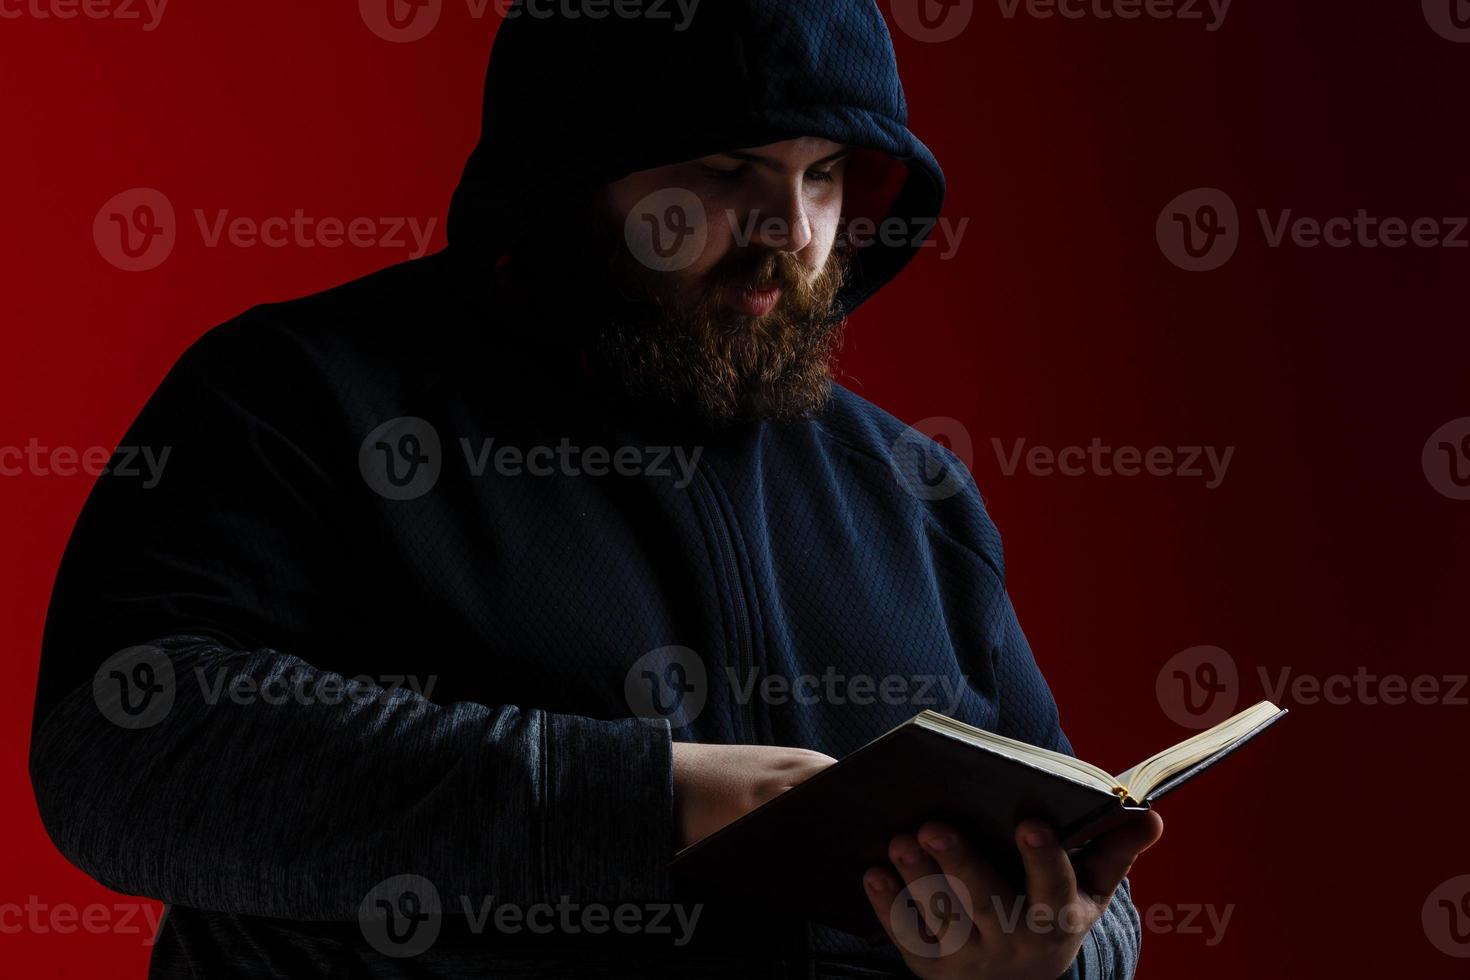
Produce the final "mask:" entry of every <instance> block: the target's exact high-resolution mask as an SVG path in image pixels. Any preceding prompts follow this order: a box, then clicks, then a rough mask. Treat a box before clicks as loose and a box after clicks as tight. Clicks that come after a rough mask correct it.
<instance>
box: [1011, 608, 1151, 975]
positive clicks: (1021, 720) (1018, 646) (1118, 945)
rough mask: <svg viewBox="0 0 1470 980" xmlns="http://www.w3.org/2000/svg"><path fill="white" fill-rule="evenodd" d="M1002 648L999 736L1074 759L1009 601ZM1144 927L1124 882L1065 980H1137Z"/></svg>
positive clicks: (1069, 743)
mask: <svg viewBox="0 0 1470 980" xmlns="http://www.w3.org/2000/svg"><path fill="white" fill-rule="evenodd" d="M1000 616H1001V623H1000V633H999V635H1000V643H999V645H998V647H997V648H996V649H995V650H994V652H993V654H992V660H993V664H994V670H995V684H996V689H997V691H998V692H999V695H1000V723H999V725H998V727H997V733H998V734H1000V735H1005V736H1006V737H1008V738H1014V739H1019V740H1020V741H1023V742H1029V743H1030V744H1032V745H1039V746H1041V747H1043V748H1048V749H1052V750H1054V751H1057V752H1065V753H1066V754H1067V755H1071V756H1075V755H1076V753H1075V752H1074V751H1073V750H1072V743H1071V742H1069V741H1068V740H1067V736H1066V735H1065V734H1063V732H1062V728H1061V724H1060V722H1059V720H1058V717H1057V706H1056V701H1055V700H1054V699H1053V697H1052V694H1051V688H1050V687H1049V686H1048V685H1047V683H1046V679H1045V678H1044V677H1043V676H1042V674H1041V669H1040V668H1039V667H1038V666H1037V664H1036V659H1035V657H1033V656H1032V653H1031V647H1030V645H1029V644H1028V643H1027V642H1026V636H1025V634H1024V633H1022V631H1021V624H1020V622H1019V621H1018V620H1017V618H1016V612H1015V608H1014V607H1013V606H1012V604H1011V601H1010V598H1009V596H1007V595H1004V594H1003V595H1002V597H1001V611H1000ZM1141 940H1142V927H1141V923H1140V921H1139V917H1138V911H1137V910H1136V909H1135V908H1134V906H1133V893H1132V888H1131V886H1130V884H1129V882H1128V879H1127V878H1124V879H1123V882H1122V884H1120V885H1119V886H1118V890H1117V891H1116V892H1115V893H1114V894H1113V898H1112V901H1110V902H1109V903H1108V907H1107V909H1106V910H1105V911H1104V912H1103V914H1102V917H1101V918H1100V919H1098V921H1097V923H1096V924H1094V925H1093V927H1092V930H1091V931H1090V932H1088V934H1087V936H1086V937H1084V939H1083V941H1082V948H1081V950H1080V951H1079V952H1078V954H1077V959H1076V961H1075V962H1074V963H1073V964H1072V968H1071V970H1070V971H1069V972H1068V973H1066V974H1064V975H1063V976H1064V978H1066V980H1132V977H1133V973H1134V970H1135V969H1136V968H1137V966H1138V956H1139V944H1140V942H1141Z"/></svg>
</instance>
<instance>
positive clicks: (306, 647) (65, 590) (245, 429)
mask: <svg viewBox="0 0 1470 980" xmlns="http://www.w3.org/2000/svg"><path fill="white" fill-rule="evenodd" d="M247 321H248V322H247ZM269 336H270V333H269V331H267V330H266V329H265V328H264V327H263V326H262V325H261V324H260V323H258V322H255V318H254V317H252V316H251V315H250V314H247V315H246V316H245V317H243V318H241V320H237V321H234V322H232V323H230V324H226V325H225V326H223V327H219V328H216V329H215V330H213V331H210V332H209V333H208V334H206V335H205V336H204V337H203V338H202V339H201V340H200V341H199V342H198V343H196V344H195V345H194V346H192V347H191V348H190V349H189V350H188V351H186V352H185V353H184V355H183V356H182V357H181V358H180V359H179V361H178V362H177V363H176V364H175V366H174V368H173V369H172V370H171V371H170V372H169V374H168V376H167V377H166V378H165V379H164V381H163V382H162V383H161V384H160V386H159V388H158V390H157V391H156V392H155V393H154V394H153V396H152V398H151V399H150V400H149V401H148V403H147V405H146V406H145V408H144V409H143V411H142V413H141V414H140V415H139V417H138V419H137V420H136V421H135V423H134V424H133V426H132V428H131V429H130V430H129V432H128V433H127V435H126V436H125V438H124V440H123V443H122V446H124V447H147V448H148V449H150V450H151V451H152V452H153V454H154V458H155V459H157V458H160V457H162V454H163V453H164V452H167V453H168V455H167V457H162V458H164V459H165V460H166V463H165V465H164V466H163V467H162V473H161V477H160V478H158V479H157V480H155V481H149V480H147V479H138V478H132V477H129V476H124V475H119V474H113V475H104V476H102V477H100V478H99V480H98V482H97V484H96V486H95V487H94V488H93V490H92V493H91V495H90V496H89V498H88V500H87V503H86V505H85V507H84V509H83V512H82V515H81V517H80V518H79V520H78V523H77V525H76V527H75V529H74V531H73V533H72V537H71V540H70V542H69V543H68V545H67V548H66V551H65V554H64V556H63V559H62V563H61V567H60V570H59V572H58V576H57V580H56V585H55V589H54V591H53V595H52V601H51V607H50V610H49V613H48V616H47V624H46V630H45V634H44V637H43V641H42V663H41V675H40V682H39V686H38V692H37V699H36V708H35V715H34V718H33V727H32V739H31V749H30V773H31V779H32V784H33V787H34V791H35V796H36V801H37V804H38V807H39V810H40V815H41V818H42V821H43V823H44V825H45V827H46V829H47V832H48V833H49V834H50V836H51V838H52V840H53V841H54V842H55V844H56V846H57V847H58V848H59V849H60V850H61V852H62V853H63V854H64V855H65V856H66V857H67V858H68V859H69V860H70V861H71V862H72V863H74V864H75V865H77V866H78V867H79V868H81V869H82V870H83V871H85V872H86V873H87V874H89V875H91V876H92V877H93V878H95V879H96V880H98V881H99V882H101V883H102V884H104V885H106V886H108V887H110V888H113V889H115V890H117V891H120V892H124V893H128V894H136V895H144V896H148V897H151V898H155V899H159V900H161V901H163V902H167V903H178V904H181V905H185V906H190V907H194V908H199V909H206V910H214V911H221V912H228V913H236V914H249V915H262V916H272V917H281V918H292V919H300V920H324V921H330V920H350V919H352V918H353V917H355V916H356V914H357V910H358V907H359V903H360V902H361V901H362V900H363V899H364V897H365V896H367V895H368V893H369V892H370V890H371V889H373V888H374V886H376V885H378V884H380V883H381V882H383V881H385V880H386V879H389V878H391V877H394V876H397V875H400V874H415V875H419V876H422V877H424V878H427V879H428V880H429V881H430V882H431V883H433V884H434V885H435V886H436V887H437V888H438V890H439V892H440V894H441V895H445V896H451V895H452V896H458V895H474V896H485V895H491V894H494V895H497V896H501V897H503V899H504V900H505V901H521V902H541V901H554V900H556V899H557V898H559V897H560V896H569V897H570V898H571V900H573V901H605V902H615V901H625V900H639V901H648V900H658V899H660V898H661V897H663V896H665V895H666V894H667V889H668V884H667V881H666V867H667V863H668V860H669V858H670V856H671V853H672V844H673V839H672V781H671V766H670V735H669V729H668V725H667V723H663V724H656V723H652V722H648V721H643V720H639V719H624V720H610V721H600V720H593V719H588V718H582V717H577V716H572V715H565V714H552V713H548V712H546V711H542V710H533V709H529V708H522V707H518V706H515V705H511V704H479V703H470V702H464V701H461V702H457V703H452V704H439V703H435V702H433V701H431V700H429V699H427V698H425V697H424V696H422V695H421V694H419V693H415V692H413V691H409V690H388V687H390V686H391V684H387V685H383V684H381V683H374V682H371V681H368V680H365V679H356V680H354V679H352V678H354V677H357V676H358V675H359V674H361V673H364V672H365V664H366V663H367V662H368V660H367V658H368V651H366V650H364V649H358V648H353V647H352V646H351V645H350V644H344V642H343V641H341V639H340V638H341V636H343V635H345V632H344V631H342V630H341V629H340V628H339V627H340V623H339V622H336V621H334V617H337V616H340V615H341V609H342V608H343V607H342V605H341V604H340V602H339V601H338V597H336V596H334V594H333V591H334V589H335V588H337V586H336V585H335V584H334V583H336V582H337V580H339V579H343V578H344V577H345V576H344V575H343V568H342V564H343V562H344V561H345V560H347V559H345V558H344V557H343V556H344V555H346V554H348V553H349V552H348V551H347V550H344V549H343V548H342V547H341V545H342V542H341V541H340V540H339V539H338V537H337V536H339V535H340V532H341V526H342V522H341V521H340V520H335V519H334V518H337V517H340V514H339V513H337V511H339V510H340V508H341V506H342V492H343V486H342V480H343V478H342V477H340V476H335V477H334V476H333V475H332V474H331V467H330V466H327V465H325V463H324V461H325V460H327V459H328V458H329V456H328V455H327V454H328V453H329V452H330V451H329V450H328V449H326V448H324V447H323V446H322V445H318V444H317V441H316V440H318V438H319V437H318V436H317V435H316V433H317V432H319V431H320V430H321V429H323V428H324V426H323V424H322V421H321V419H320V417H319V413H321V412H325V411H328V408H327V407H325V406H323V405H321V404H318V403H315V402H312V401H311V400H310V399H311V397H312V396H311V394H310V390H311V389H312V388H313V386H312V385H311V384H310V383H309V382H310V380H311V379H310V378H309V377H307V376H305V375H304V374H301V373H300V372H301V369H300V368H295V369H293V368H291V367H290V366H289V365H290V364H291V363H296V364H301V363H302V362H303V361H304V360H305V359H304V358H300V357H297V358H295V359H294V361H293V358H292V357H290V356H289V351H288V350H287V348H288V347H289V343H288V342H286V341H284V340H282V339H281V338H280V337H279V336H277V337H276V338H275V340H273V341H272V340H268V339H267V340H264V341H263V340H262V339H261V338H262V337H267V338H268V337H269ZM272 344H274V345H275V347H274V348H272ZM315 387H317V388H319V387H320V386H319V385H317V386H315ZM355 448H356V447H351V449H352V450H355ZM338 451H339V450H338ZM281 637H311V638H313V639H310V640H309V641H301V642H300V645H299V646H298V645H292V646H290V647H289V648H282V647H283V646H284V644H282V643H281V642H280V638H281ZM293 642H294V641H293ZM344 647H345V648H344ZM303 677H304V678H311V679H312V680H311V683H312V685H313V687H312V688H311V690H312V692H313V694H314V696H313V697H311V698H301V697H295V696H283V695H287V692H291V691H293V690H296V688H293V686H292V685H293V684H295V683H297V682H298V681H299V680H300V679H301V678H303ZM381 680H382V679H381V678H380V681H381ZM589 827H596V828H597V833H596V840H590V839H589V836H590V835H589V834H588V833H587V828H589Z"/></svg>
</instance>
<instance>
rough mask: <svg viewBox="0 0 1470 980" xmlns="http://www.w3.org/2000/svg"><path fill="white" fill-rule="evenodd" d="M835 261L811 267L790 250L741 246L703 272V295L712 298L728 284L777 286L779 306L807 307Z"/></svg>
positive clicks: (751, 286)
mask: <svg viewBox="0 0 1470 980" xmlns="http://www.w3.org/2000/svg"><path fill="white" fill-rule="evenodd" d="M832 258H833V259H836V258H837V257H836V256H833V257H832ZM835 264H836V263H835V262H834V261H830V260H829V262H828V263H827V265H826V266H825V267H823V268H821V269H811V268H809V267H808V266H807V265H806V263H804V262H803V261H802V260H801V259H799V258H797V257H796V255H794V254H793V253H791V252H778V251H770V250H764V249H763V250H760V251H754V250H743V251H739V252H736V253H734V254H732V255H731V256H729V257H728V258H726V259H724V260H723V261H722V262H721V263H720V264H719V265H717V266H715V268H713V269H711V270H710V271H709V272H708V273H707V274H706V277H705V281H706V295H707V296H708V297H709V298H710V300H711V301H716V300H717V298H718V297H719V295H720V294H721V293H722V292H723V291H724V290H725V289H726V288H729V287H734V288H748V289H755V290H764V289H770V288H771V287H773V286H778V287H780V289H781V292H782V296H781V305H782V306H786V307H796V308H800V309H810V308H811V307H813V306H814V305H817V304H818V297H819V294H821V293H822V292H823V291H824V286H825V284H826V282H827V280H829V279H830V278H832V276H833V266H834V265H835Z"/></svg>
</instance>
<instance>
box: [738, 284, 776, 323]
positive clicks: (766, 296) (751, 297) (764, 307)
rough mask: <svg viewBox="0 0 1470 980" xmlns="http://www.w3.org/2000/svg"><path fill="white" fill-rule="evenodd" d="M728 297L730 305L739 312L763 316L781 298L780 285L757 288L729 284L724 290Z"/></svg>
mask: <svg viewBox="0 0 1470 980" xmlns="http://www.w3.org/2000/svg"><path fill="white" fill-rule="evenodd" d="M726 294H727V295H728V296H729V297H730V305H731V306H733V307H735V308H736V309H737V310H739V311H740V312H741V313H745V314H747V315H749V316H765V315H766V314H767V313H769V312H771V311H772V310H773V309H775V308H776V303H777V302H778V301H780V299H781V287H780V286H774V285H773V286H765V287H763V288H760V289H757V288H754V287H752V286H731V287H729V289H727V290H726Z"/></svg>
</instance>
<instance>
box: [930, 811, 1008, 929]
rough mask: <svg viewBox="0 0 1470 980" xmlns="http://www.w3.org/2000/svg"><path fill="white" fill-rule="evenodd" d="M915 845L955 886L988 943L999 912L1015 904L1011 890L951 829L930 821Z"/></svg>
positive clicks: (999, 915) (971, 845)
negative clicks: (928, 856)
mask: <svg viewBox="0 0 1470 980" xmlns="http://www.w3.org/2000/svg"><path fill="white" fill-rule="evenodd" d="M919 844H920V846H922V847H923V848H924V850H925V851H927V852H928V853H929V854H930V856H932V857H933V858H934V860H935V861H937V862H938V863H939V868H940V870H941V871H942V872H944V874H945V875H947V876H948V877H949V878H951V879H952V880H953V881H954V882H955V883H956V886H955V887H954V893H955V895H956V897H958V898H959V900H960V904H961V905H962V906H963V907H964V911H965V914H966V915H968V916H969V917H970V921H972V922H974V923H975V925H976V927H977V928H978V929H979V930H980V933H981V938H982V939H983V940H986V941H991V940H993V939H995V938H998V937H999V935H1000V934H1001V932H1002V930H1001V922H1002V921H1003V919H1002V912H1003V910H1008V909H1011V908H1012V907H1013V906H1014V904H1015V902H1016V901H1017V896H1016V892H1015V889H1013V888H1012V887H1011V885H1010V882H1008V881H1006V879H1005V876H1003V875H1002V874H1001V873H1000V872H998V871H996V870H995V868H994V867H993V866H992V865H991V863H990V862H989V861H987V860H986V859H985V858H984V856H983V855H981V854H980V852H979V851H978V850H977V849H976V848H975V846H974V845H973V844H971V843H970V841H969V840H968V839H967V838H966V837H965V836H964V835H962V834H961V833H960V832H959V831H958V830H956V829H955V828H954V827H953V826H951V825H949V824H946V823H944V822H942V821H938V820H931V821H929V822H928V823H926V824H924V826H922V827H920V828H919Z"/></svg>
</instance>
